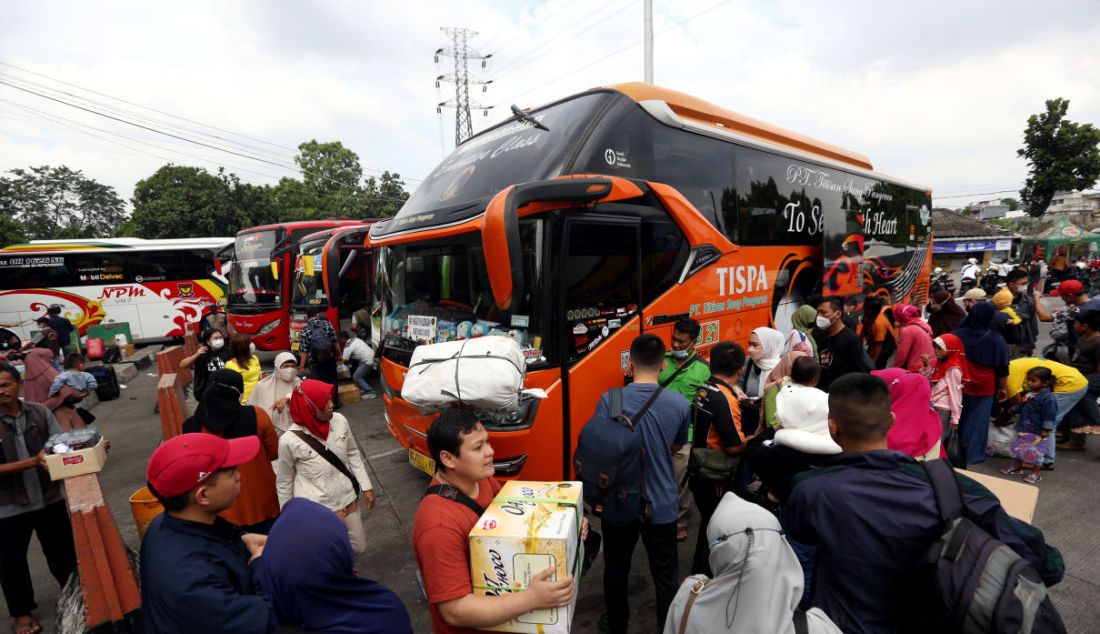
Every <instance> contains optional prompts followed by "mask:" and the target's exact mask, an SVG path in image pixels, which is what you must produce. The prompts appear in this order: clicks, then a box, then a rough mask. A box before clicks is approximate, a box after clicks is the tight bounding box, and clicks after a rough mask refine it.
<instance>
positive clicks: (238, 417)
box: [183, 368, 256, 438]
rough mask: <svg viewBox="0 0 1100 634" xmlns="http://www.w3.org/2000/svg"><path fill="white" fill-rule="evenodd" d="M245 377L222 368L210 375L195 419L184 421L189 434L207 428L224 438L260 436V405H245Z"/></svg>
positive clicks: (185, 429)
mask: <svg viewBox="0 0 1100 634" xmlns="http://www.w3.org/2000/svg"><path fill="white" fill-rule="evenodd" d="M243 393H244V377H243V376H241V375H240V373H238V372H234V371H233V370H227V369H224V368H223V369H221V370H218V371H217V372H214V373H213V374H211V375H210V378H209V380H208V382H207V385H206V391H205V392H203V395H202V400H200V401H199V406H198V408H196V409H195V413H194V415H192V416H191V418H188V419H187V420H185V421H183V432H184V433H185V434H194V433H199V432H202V431H203V430H204V428H205V429H206V431H210V432H213V433H215V434H217V435H219V436H221V437H223V438H242V437H245V436H255V435H256V408H254V407H244V406H242V405H241V394H243Z"/></svg>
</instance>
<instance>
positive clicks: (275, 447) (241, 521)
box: [183, 368, 279, 534]
mask: <svg viewBox="0 0 1100 634" xmlns="http://www.w3.org/2000/svg"><path fill="white" fill-rule="evenodd" d="M243 389H244V380H243V379H242V378H241V375H240V374H238V373H236V372H234V371H233V370H229V369H225V368H223V369H221V370H218V371H217V372H215V373H213V374H212V375H210V381H209V383H208V384H207V387H206V392H205V393H204V394H203V397H202V400H201V401H199V406H198V408H197V409H195V414H194V415H193V416H192V417H191V418H188V419H187V420H185V421H183V433H185V434H193V433H199V432H201V433H204V434H213V435H215V436H219V437H221V438H244V437H247V436H258V437H259V439H260V446H261V447H263V451H261V452H259V453H258V454H256V457H255V458H253V459H252V460H251V461H250V462H247V463H245V464H243V465H241V466H240V467H238V471H240V474H241V495H240V497H238V498H237V503H236V504H234V505H233V506H231V507H229V509H228V510H226V511H223V512H222V514H221V515H222V517H224V518H225V519H227V520H229V521H230V522H232V523H234V524H236V525H238V526H241V527H243V528H246V529H247V530H248V531H250V532H253V533H263V534H266V533H267V532H268V530H270V528H271V523H272V522H273V521H275V518H276V517H278V516H279V498H278V496H277V495H276V493H275V471H274V470H272V468H271V461H272V460H275V459H276V458H278V457H279V435H278V434H277V433H275V428H274V427H273V426H272V425H271V418H269V417H268V415H267V412H265V411H263V410H262V409H260V408H258V407H245V406H243V405H241V391H242V390H243Z"/></svg>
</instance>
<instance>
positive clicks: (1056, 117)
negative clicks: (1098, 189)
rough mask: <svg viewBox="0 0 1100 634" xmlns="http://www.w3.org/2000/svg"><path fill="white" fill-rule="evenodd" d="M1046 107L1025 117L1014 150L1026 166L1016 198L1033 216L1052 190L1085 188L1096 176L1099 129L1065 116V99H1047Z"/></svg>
mask: <svg viewBox="0 0 1100 634" xmlns="http://www.w3.org/2000/svg"><path fill="white" fill-rule="evenodd" d="M1046 107H1047V109H1046V112H1043V113H1040V114H1035V115H1031V116H1030V117H1028V119H1027V128H1026V129H1025V130H1024V147H1023V149H1020V150H1017V151H1016V155H1017V156H1020V157H1023V158H1025V159H1027V162H1028V168H1029V172H1028V177H1027V181H1026V182H1025V183H1024V188H1023V189H1021V190H1020V200H1021V201H1022V203H1023V206H1024V209H1026V210H1027V213H1028V214H1030V215H1032V216H1036V217H1038V216H1041V215H1043V213H1044V212H1045V211H1046V209H1047V207H1049V206H1050V201H1051V199H1052V198H1053V197H1054V194H1055V192H1058V191H1072V190H1080V189H1088V188H1090V187H1092V186H1093V184H1094V183H1096V179H1097V178H1098V177H1100V147H1098V145H1100V130H1097V129H1096V128H1095V127H1093V126H1092V124H1089V123H1074V122H1073V121H1070V120H1068V119H1066V118H1065V117H1066V112H1067V111H1068V110H1069V100H1068V99H1061V98H1058V99H1049V100H1047V102H1046Z"/></svg>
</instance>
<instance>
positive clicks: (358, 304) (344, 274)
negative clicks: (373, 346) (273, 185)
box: [290, 221, 374, 352]
mask: <svg viewBox="0 0 1100 634" xmlns="http://www.w3.org/2000/svg"><path fill="white" fill-rule="evenodd" d="M372 222H373V221H372ZM372 222H364V223H363V224H360V225H353V226H348V227H339V228H337V229H328V230H326V231H321V232H319V233H314V234H312V235H309V236H306V237H305V238H303V239H302V241H301V243H299V245H298V249H297V251H298V256H297V258H296V259H295V265H294V281H293V284H291V293H290V349H291V350H292V351H294V352H297V351H298V336H299V333H301V331H302V329H303V328H305V325H306V311H307V310H309V309H310V308H317V309H318V310H320V311H321V314H322V316H324V317H325V318H326V319H328V320H329V321H330V322H331V323H332V326H333V328H335V329H336V330H337V331H340V330H349V331H350V330H351V315H352V313H354V312H355V311H357V310H359V309H360V308H363V307H364V306H366V307H371V305H372V298H373V297H374V293H373V290H372V288H373V282H374V280H373V276H374V250H373V249H370V248H367V247H366V246H365V244H364V243H365V242H366V239H367V232H368V231H369V230H370V225H371V224H372ZM368 343H370V342H368Z"/></svg>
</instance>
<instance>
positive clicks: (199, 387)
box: [180, 330, 229, 401]
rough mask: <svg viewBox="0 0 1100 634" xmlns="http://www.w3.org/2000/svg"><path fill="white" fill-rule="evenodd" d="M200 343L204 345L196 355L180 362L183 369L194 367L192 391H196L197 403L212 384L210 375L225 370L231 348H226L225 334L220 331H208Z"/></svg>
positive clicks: (200, 339)
mask: <svg viewBox="0 0 1100 634" xmlns="http://www.w3.org/2000/svg"><path fill="white" fill-rule="evenodd" d="M199 341H200V342H201V344H202V345H200V346H199V349H198V350H196V351H195V354H193V355H191V356H189V357H184V358H183V360H182V361H180V367H181V368H190V367H192V366H194V370H192V373H193V378H192V379H191V389H192V390H193V391H194V393H195V400H197V401H201V400H202V395H203V392H205V391H206V385H207V383H209V382H210V375H211V374H214V373H215V372H217V371H218V370H221V369H222V368H224V367H225V364H226V362H227V361H229V348H227V347H226V346H225V333H223V332H222V331H220V330H206V331H204V332H203V333H202V334H201V335H199Z"/></svg>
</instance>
